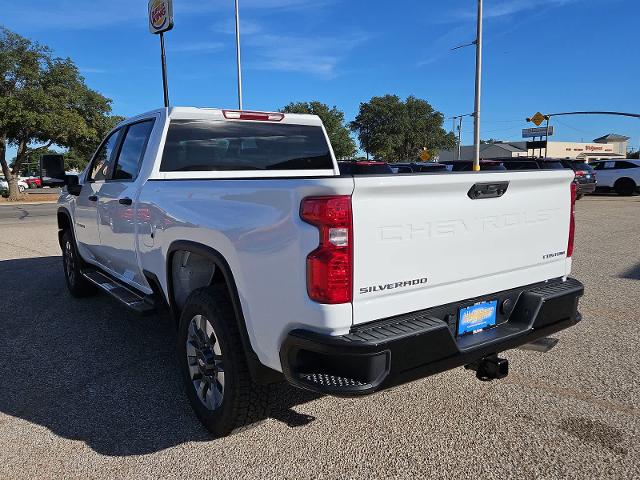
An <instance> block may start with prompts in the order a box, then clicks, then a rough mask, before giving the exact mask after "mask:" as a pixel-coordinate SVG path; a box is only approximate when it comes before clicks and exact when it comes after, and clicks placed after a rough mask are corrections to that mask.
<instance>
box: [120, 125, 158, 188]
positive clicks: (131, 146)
mask: <svg viewBox="0 0 640 480" xmlns="http://www.w3.org/2000/svg"><path fill="white" fill-rule="evenodd" d="M152 129H153V120H147V121H144V122H140V123H134V124H133V125H130V126H129V127H128V128H127V133H126V134H125V137H124V141H123V142H122V147H121V148H120V154H119V155H118V161H117V162H116V168H115V172H114V174H113V180H120V181H122V180H135V178H136V177H137V176H138V171H139V170H140V164H141V163H142V157H143V156H144V152H145V150H146V148H147V143H148V142H149V136H150V135H151V130H152Z"/></svg>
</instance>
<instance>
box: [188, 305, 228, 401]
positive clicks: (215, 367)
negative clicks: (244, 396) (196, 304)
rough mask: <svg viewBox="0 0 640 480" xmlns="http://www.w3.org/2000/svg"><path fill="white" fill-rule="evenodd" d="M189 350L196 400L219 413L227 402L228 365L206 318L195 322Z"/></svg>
mask: <svg viewBox="0 0 640 480" xmlns="http://www.w3.org/2000/svg"><path fill="white" fill-rule="evenodd" d="M186 347H187V348H186V350H187V365H188V367H189V375H190V377H191V383H192V384H193V388H194V389H195V390H196V396H197V397H198V399H199V400H200V402H202V404H203V405H204V406H205V407H206V408H207V409H208V410H216V409H217V408H218V407H220V405H221V404H222V399H223V398H224V364H223V361H222V350H221V348H220V342H219V341H218V337H216V334H215V331H214V330H213V326H212V325H211V322H210V321H209V320H208V319H207V318H206V317H204V316H202V315H196V316H194V317H193V318H192V319H191V322H190V323H189V331H188V333H187V342H186Z"/></svg>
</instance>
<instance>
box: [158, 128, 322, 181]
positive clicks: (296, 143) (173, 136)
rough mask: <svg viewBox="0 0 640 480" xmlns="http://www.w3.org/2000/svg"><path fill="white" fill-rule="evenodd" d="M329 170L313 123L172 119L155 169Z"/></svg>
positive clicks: (174, 170) (177, 170)
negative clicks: (160, 159) (158, 163)
mask: <svg viewBox="0 0 640 480" xmlns="http://www.w3.org/2000/svg"><path fill="white" fill-rule="evenodd" d="M244 170H333V160H332V158H331V153H330V150H329V145H328V143H327V140H326V137H325V135H324V131H323V130H322V128H321V127H318V126H309V125H292V124H277V123H266V122H265V123H261V122H233V121H224V120H173V121H172V122H171V123H170V124H169V131H168V133H167V139H166V143H165V147H164V152H163V155H162V163H161V165H160V171H162V172H189V171H244Z"/></svg>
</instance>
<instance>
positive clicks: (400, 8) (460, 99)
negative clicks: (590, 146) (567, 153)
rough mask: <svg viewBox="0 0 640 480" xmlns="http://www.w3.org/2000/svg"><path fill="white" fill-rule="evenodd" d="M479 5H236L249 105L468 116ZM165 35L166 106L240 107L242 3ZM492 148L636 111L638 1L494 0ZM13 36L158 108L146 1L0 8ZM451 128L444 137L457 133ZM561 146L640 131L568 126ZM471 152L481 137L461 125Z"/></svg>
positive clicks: (250, 0)
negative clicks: (546, 118)
mask: <svg viewBox="0 0 640 480" xmlns="http://www.w3.org/2000/svg"><path fill="white" fill-rule="evenodd" d="M475 6H476V2H475V1H474V0H450V1H440V0H438V1H437V0H413V1H410V0H395V1H393V2H390V1H372V0H350V1H346V0H240V9H241V20H242V30H243V38H242V47H243V51H242V53H243V67H244V68H243V74H244V80H245V83H244V94H245V108H247V109H256V110H274V109H277V108H279V107H281V106H283V105H285V104H287V103H289V102H290V101H305V100H320V101H322V102H326V103H328V104H330V105H337V106H338V107H340V108H341V109H343V110H344V111H345V114H346V117H347V119H348V120H351V119H353V117H354V116H355V115H356V113H357V111H358V106H359V103H360V102H362V101H366V100H368V99H369V98H371V97H372V96H374V95H384V94H386V93H395V94H398V95H400V96H403V97H404V96H407V95H410V94H413V95H416V96H418V97H421V98H425V99H427V100H428V101H429V102H431V103H432V105H434V107H435V108H437V109H438V110H440V111H441V112H443V113H444V114H445V116H446V117H450V116H453V115H457V114H461V113H469V112H471V111H472V110H473V82H474V58H475V52H474V49H473V48H466V49H461V50H456V51H451V50H450V49H451V48H452V47H454V46H456V45H459V44H463V43H468V42H471V41H473V39H474V37H475ZM174 10H175V23H176V25H175V28H174V30H173V31H171V32H169V33H167V35H166V42H167V61H168V65H169V82H170V93H171V103H172V104H174V105H196V106H210V107H235V105H236V78H235V44H234V35H233V25H234V23H233V0H174ZM485 11H486V16H485V18H486V21H485V63H484V79H483V81H484V86H483V124H482V137H483V138H489V137H493V138H500V139H509V140H513V139H518V138H519V136H520V129H521V128H523V127H526V126H527V125H525V122H524V118H525V117H527V116H529V115H531V114H533V113H535V112H536V111H537V110H540V111H542V112H554V111H555V112H558V111H571V110H620V111H627V112H640V55H639V51H640V36H639V34H638V32H639V31H638V19H639V18H640V2H638V1H637V0H535V1H534V0H485ZM0 12H2V17H1V19H0V22H2V23H3V24H4V25H5V26H6V27H8V28H10V29H12V30H14V31H16V32H18V33H20V34H22V35H25V36H27V37H29V38H31V39H33V40H36V41H39V42H41V43H44V44H47V45H49V46H50V47H52V48H53V49H54V51H55V53H56V54H57V55H59V56H63V57H66V56H69V57H71V58H72V59H73V60H74V61H75V62H76V64H77V65H78V66H79V67H80V69H81V71H82V74H83V75H84V76H85V78H86V80H87V83H88V84H89V86H90V87H92V88H94V89H96V90H98V91H100V92H101V93H103V94H104V95H106V96H108V97H110V98H112V99H113V110H114V113H118V114H121V115H125V116H129V115H134V114H136V113H141V112H143V111H146V110H150V109H153V108H157V107H159V106H161V105H162V87H161V77H160V58H159V43H158V38H157V37H156V36H153V35H151V34H150V33H149V32H148V29H147V20H146V12H147V1H146V0H92V1H89V0H20V1H15V0H0ZM450 123H451V122H450V121H447V122H446V124H445V127H446V128H448V129H450V128H451V127H450ZM555 126H556V134H557V135H556V139H558V140H574V141H581V140H584V141H591V140H592V139H593V138H595V137H597V136H600V135H603V134H606V133H609V132H616V133H620V134H624V135H628V136H630V137H632V145H634V146H636V147H637V146H638V145H639V144H640V121H638V120H633V119H622V118H612V117H564V118H560V119H558V120H557V121H555ZM463 133H464V134H463V142H465V143H469V142H471V138H472V122H471V119H466V125H465V126H464V128H463Z"/></svg>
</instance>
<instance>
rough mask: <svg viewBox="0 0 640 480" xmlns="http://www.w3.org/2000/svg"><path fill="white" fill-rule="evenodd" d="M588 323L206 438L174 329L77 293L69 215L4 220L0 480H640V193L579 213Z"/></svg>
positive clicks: (47, 212)
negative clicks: (466, 366) (66, 259)
mask: <svg viewBox="0 0 640 480" xmlns="http://www.w3.org/2000/svg"><path fill="white" fill-rule="evenodd" d="M574 276H576V277H577V278H579V279H580V280H582V281H583V282H584V283H585V285H586V296H585V297H584V298H583V299H582V301H581V311H582V313H583V315H584V320H583V321H582V322H581V323H580V324H579V325H578V326H576V327H574V328H572V329H570V330H568V331H565V332H561V333H559V334H557V335H556V337H558V338H560V343H559V344H558V346H557V347H556V348H555V349H553V350H551V351H550V352H548V353H546V354H541V353H535V352H525V351H520V350H515V351H510V352H507V353H506V354H505V356H506V357H507V358H508V359H509V361H510V367H511V374H510V375H509V377H507V378H506V379H505V380H502V381H497V382H491V383H481V382H478V381H477V380H475V377H474V376H473V375H472V374H471V373H470V372H466V371H464V370H463V369H456V370H454V371H451V372H447V373H444V374H441V375H438V376H435V377H431V378H427V379H424V380H420V381H417V382H414V383H412V384H409V385H405V386H402V387H399V388H396V389H393V390H391V391H387V392H383V393H380V394H377V395H374V396H371V397H367V398H364V399H356V400H351V399H347V400H345V399H336V398H331V397H318V396H315V395H311V394H307V393H304V392H301V391H297V390H295V389H293V388H290V387H287V386H282V387H280V388H279V390H278V393H279V395H278V399H277V401H276V402H275V404H274V407H273V413H272V416H271V418H268V419H266V420H265V421H263V422H262V423H260V424H257V425H255V426H254V427H253V428H251V429H249V430H247V431H244V432H241V433H238V434H235V435H233V436H231V437H229V438H226V439H221V440H210V439H209V438H208V436H207V432H206V431H205V430H204V428H202V427H201V426H200V424H199V422H198V421H197V419H196V418H195V416H194V415H193V414H192V412H191V409H190V407H189V405H188V403H187V400H186V398H185V397H184V395H183V393H182V390H181V385H180V381H179V378H178V374H177V372H176V368H175V366H174V339H173V330H172V327H171V326H170V323H169V321H168V320H166V319H158V318H153V317H152V318H138V317H135V316H133V315H130V314H129V313H128V312H127V311H126V310H124V309H123V308H122V307H121V306H119V305H118V304H116V303H115V302H113V301H112V300H110V299H109V298H107V297H106V296H97V297H93V298H91V299H85V300H82V301H79V300H75V299H73V298H72V297H71V296H70V295H69V294H68V293H67V290H66V287H65V284H64V278H63V273H62V263H61V259H60V256H59V247H58V245H57V240H56V224H55V205H44V206H37V205H29V206H26V205H22V206H2V207H0V478H7V479H16V478H136V479H138V478H158V477H178V478H216V479H223V478H233V479H236V480H237V479H244V478H292V479H302V478H373V477H380V478H456V479H463V478H464V479H466V478H474V479H476V478H483V479H489V478H499V479H504V478H534V477H535V478H560V477H563V478H640V350H639V348H638V338H640V313H638V307H639V303H640V302H639V299H640V197H638V196H635V197H630V198H622V197H618V196H596V197H586V198H584V199H583V200H581V201H580V202H578V206H577V241H576V251H575V254H574Z"/></svg>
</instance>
